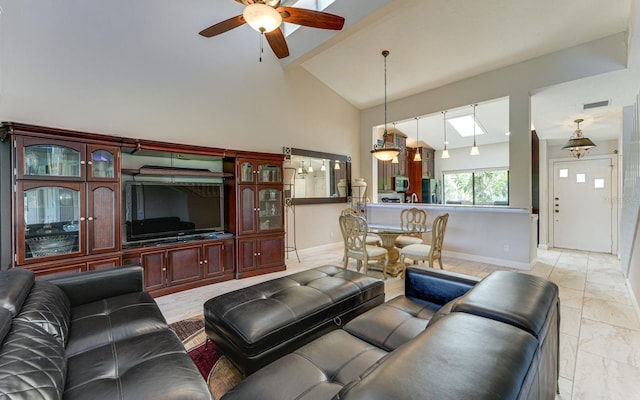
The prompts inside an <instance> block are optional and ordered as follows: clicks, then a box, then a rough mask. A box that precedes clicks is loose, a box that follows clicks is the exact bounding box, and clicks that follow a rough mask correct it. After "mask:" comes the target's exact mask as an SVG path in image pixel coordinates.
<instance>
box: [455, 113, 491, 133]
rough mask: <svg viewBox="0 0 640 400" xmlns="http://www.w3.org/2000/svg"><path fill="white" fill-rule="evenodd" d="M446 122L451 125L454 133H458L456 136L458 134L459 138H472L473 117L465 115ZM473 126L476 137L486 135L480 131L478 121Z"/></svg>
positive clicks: (482, 130)
mask: <svg viewBox="0 0 640 400" xmlns="http://www.w3.org/2000/svg"><path fill="white" fill-rule="evenodd" d="M447 121H448V122H449V123H450V124H451V126H453V127H454V129H455V130H456V131H458V134H460V136H462V137H469V136H473V124H474V120H473V115H465V116H462V117H455V118H448V119H447ZM475 125H476V136H478V135H484V134H485V133H486V132H485V131H484V129H482V127H481V126H480V124H478V121H475Z"/></svg>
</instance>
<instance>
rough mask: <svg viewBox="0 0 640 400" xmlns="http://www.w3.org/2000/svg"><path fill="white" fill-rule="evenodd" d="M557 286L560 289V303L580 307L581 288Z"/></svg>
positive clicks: (582, 297)
mask: <svg viewBox="0 0 640 400" xmlns="http://www.w3.org/2000/svg"><path fill="white" fill-rule="evenodd" d="M558 288H559V290H560V305H563V306H566V307H571V308H576V309H578V310H581V309H582V301H583V299H584V291H583V290H577V289H571V288H568V287H564V286H559V287H558Z"/></svg>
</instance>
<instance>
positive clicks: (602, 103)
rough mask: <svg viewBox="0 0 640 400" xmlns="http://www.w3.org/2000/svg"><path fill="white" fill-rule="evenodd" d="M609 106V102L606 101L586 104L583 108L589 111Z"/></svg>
mask: <svg viewBox="0 0 640 400" xmlns="http://www.w3.org/2000/svg"><path fill="white" fill-rule="evenodd" d="M608 105H609V100H604V101H596V102H594V103H588V104H584V105H583V106H582V109H583V110H589V109H591V108H598V107H607V106H608Z"/></svg>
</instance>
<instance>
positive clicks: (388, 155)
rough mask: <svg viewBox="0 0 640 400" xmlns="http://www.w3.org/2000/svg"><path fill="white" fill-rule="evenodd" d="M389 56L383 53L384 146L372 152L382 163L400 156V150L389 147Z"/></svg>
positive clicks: (386, 51) (384, 51)
mask: <svg viewBox="0 0 640 400" xmlns="http://www.w3.org/2000/svg"><path fill="white" fill-rule="evenodd" d="M388 55H389V51H388V50H383V51H382V56H383V57H384V133H383V134H382V145H381V146H379V145H378V144H374V145H373V150H371V154H373V156H374V157H375V158H377V159H378V160H380V161H389V160H393V158H394V157H397V156H398V153H400V150H399V149H398V148H397V147H395V146H393V145H387V138H388V137H389V134H388V132H387V56H388Z"/></svg>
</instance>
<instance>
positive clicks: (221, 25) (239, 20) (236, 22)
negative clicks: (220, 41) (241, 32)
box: [200, 14, 247, 37]
mask: <svg viewBox="0 0 640 400" xmlns="http://www.w3.org/2000/svg"><path fill="white" fill-rule="evenodd" d="M246 23H247V21H245V20H244V17H243V16H242V14H240V15H236V16H235V17H233V18H229V19H228V20H226V21H222V22H218V23H217V24H215V25H211V26H210V27H208V28H206V29H203V30H202V31H201V32H200V35H202V36H204V37H212V36H216V35H219V34H221V33H225V32H226V31H230V30H231V29H233V28H237V27H239V26H240V25H244V24H246Z"/></svg>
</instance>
